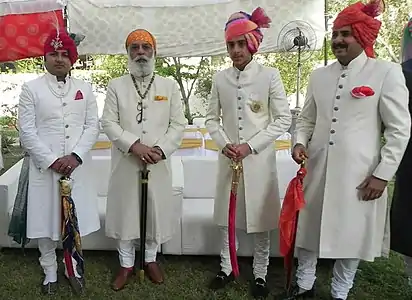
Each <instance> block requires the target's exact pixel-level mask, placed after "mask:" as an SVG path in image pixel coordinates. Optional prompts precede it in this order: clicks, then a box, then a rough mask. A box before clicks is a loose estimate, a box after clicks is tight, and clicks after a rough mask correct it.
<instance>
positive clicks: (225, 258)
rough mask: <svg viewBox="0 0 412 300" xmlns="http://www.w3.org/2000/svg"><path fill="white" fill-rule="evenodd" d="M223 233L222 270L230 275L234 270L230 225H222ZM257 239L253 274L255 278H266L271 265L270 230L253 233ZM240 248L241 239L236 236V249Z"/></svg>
mask: <svg viewBox="0 0 412 300" xmlns="http://www.w3.org/2000/svg"><path fill="white" fill-rule="evenodd" d="M220 228H221V233H222V235H223V237H222V239H223V245H222V250H221V251H220V259H221V261H220V267H221V270H222V271H223V272H224V273H225V274H226V275H229V274H230V273H231V272H232V265H231V263H230V254H229V234H228V227H227V226H222V227H220ZM252 234H253V235H254V240H255V250H254V253H253V275H254V276H255V279H257V278H261V279H263V280H266V275H267V270H268V265H269V252H270V238H269V232H268V231H265V232H259V233H252ZM238 249H239V241H238V239H237V236H236V251H237V250H238Z"/></svg>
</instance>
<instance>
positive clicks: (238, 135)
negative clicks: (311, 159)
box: [206, 8, 291, 298]
mask: <svg viewBox="0 0 412 300" xmlns="http://www.w3.org/2000/svg"><path fill="white" fill-rule="evenodd" d="M269 23H270V19H269V18H268V16H266V14H265V12H264V11H263V9H261V8H257V9H256V10H255V11H254V12H253V13H252V14H251V15H249V14H247V13H245V12H237V13H235V14H233V15H232V16H230V18H229V21H228V22H227V24H226V28H225V36H226V45H227V50H228V53H229V56H230V58H231V59H232V61H233V67H231V68H229V69H226V70H223V71H222V72H219V73H217V74H216V75H215V76H214V78H213V85H212V91H211V99H210V101H209V105H208V109H207V113H206V128H207V129H208V131H209V133H210V136H211V137H212V139H213V140H214V141H215V143H216V144H217V146H218V147H219V148H220V155H219V169H218V179H217V187H216V197H215V207H214V220H215V223H216V224H217V225H218V226H220V227H221V232H222V238H223V247H222V250H221V254H220V256H221V264H220V266H221V270H220V272H218V274H217V275H216V276H215V278H214V279H213V280H212V282H211V285H210V287H211V288H212V289H214V290H216V289H220V288H223V287H224V286H225V285H226V284H227V283H229V282H231V281H233V280H234V274H235V273H236V271H235V270H236V269H237V268H236V265H235V267H234V268H233V269H232V261H231V255H230V253H232V257H233V253H236V250H237V248H238V243H237V241H236V238H235V237H233V239H230V240H229V238H228V231H229V230H230V229H236V228H237V229H241V230H243V231H245V232H246V233H248V234H251V235H252V237H253V238H254V246H255V247H254V259H253V273H254V277H255V281H254V284H253V288H252V291H253V292H252V293H253V296H254V297H255V298H260V297H266V296H267V294H268V289H267V285H266V274H267V266H268V264H269V250H270V238H269V236H270V234H269V233H270V231H272V230H273V229H276V228H277V224H278V217H279V212H280V197H279V189H278V181H277V171H276V149H275V146H274V142H275V140H276V139H277V138H279V137H280V136H281V135H283V134H284V133H285V132H286V131H287V130H288V129H289V127H290V124H291V114H290V110H289V104H288V101H287V98H286V94H285V90H284V88H283V84H282V79H281V77H280V74H279V71H278V70H277V69H275V68H269V67H265V66H262V65H260V64H259V63H257V62H256V61H254V60H253V55H254V54H255V53H256V52H257V51H258V48H259V45H260V43H261V42H262V39H263V35H262V32H261V29H262V28H267V27H269ZM221 116H222V117H221ZM221 121H223V122H221ZM221 124H223V125H221ZM232 162H241V163H242V167H243V175H242V176H241V178H240V182H239V186H238V194H237V200H236V202H237V203H236V208H233V209H229V197H230V191H231V185H232V180H231V178H232V170H231V163H232ZM232 199H233V198H232ZM232 202H233V201H232ZM230 207H231V208H232V207H233V206H232V205H231V206H230ZM229 214H230V215H231V217H228V215H229ZM233 214H235V215H236V216H234V215H233ZM234 218H236V224H235V225H234V227H235V228H232V227H231V228H228V219H231V220H233V219H234ZM231 224H232V222H231ZM233 231H234V230H233ZM233 231H230V232H233ZM231 237H232V236H231ZM235 244H236V245H235ZM235 255H236V254H235Z"/></svg>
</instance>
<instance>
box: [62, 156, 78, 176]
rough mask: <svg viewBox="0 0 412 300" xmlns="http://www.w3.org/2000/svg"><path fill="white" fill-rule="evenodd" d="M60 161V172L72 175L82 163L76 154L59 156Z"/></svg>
mask: <svg viewBox="0 0 412 300" xmlns="http://www.w3.org/2000/svg"><path fill="white" fill-rule="evenodd" d="M59 163H61V165H60V168H59V173H60V174H63V175H65V176H70V175H71V174H72V173H73V171H74V170H75V169H76V168H77V167H78V166H79V165H80V163H79V162H78V161H77V159H76V157H74V155H72V154H69V155H66V156H63V157H61V158H59Z"/></svg>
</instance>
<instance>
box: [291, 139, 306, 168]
mask: <svg viewBox="0 0 412 300" xmlns="http://www.w3.org/2000/svg"><path fill="white" fill-rule="evenodd" d="M292 158H293V160H294V161H295V162H296V163H297V164H299V165H300V164H301V163H302V162H303V161H304V160H306V159H308V153H307V152H306V147H305V146H303V145H302V144H296V145H295V147H293V150H292Z"/></svg>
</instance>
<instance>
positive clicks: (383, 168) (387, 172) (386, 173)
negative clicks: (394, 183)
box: [372, 162, 398, 181]
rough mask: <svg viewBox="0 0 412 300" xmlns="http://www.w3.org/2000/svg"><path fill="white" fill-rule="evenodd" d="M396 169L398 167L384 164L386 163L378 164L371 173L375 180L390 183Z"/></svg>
mask: <svg viewBox="0 0 412 300" xmlns="http://www.w3.org/2000/svg"><path fill="white" fill-rule="evenodd" d="M397 169H398V166H395V165H391V164H386V163H382V162H381V163H380V164H379V165H378V166H377V167H376V169H375V171H374V172H373V174H372V175H373V176H375V177H376V178H379V179H382V180H386V181H390V180H392V178H393V176H394V175H395V173H396V170H397Z"/></svg>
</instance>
